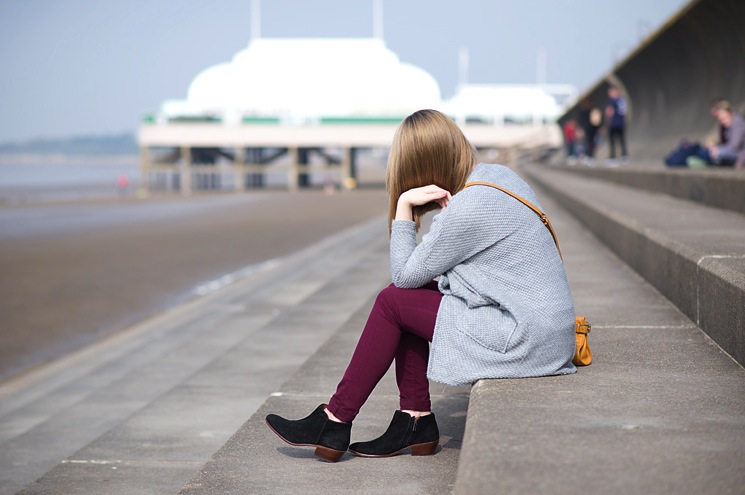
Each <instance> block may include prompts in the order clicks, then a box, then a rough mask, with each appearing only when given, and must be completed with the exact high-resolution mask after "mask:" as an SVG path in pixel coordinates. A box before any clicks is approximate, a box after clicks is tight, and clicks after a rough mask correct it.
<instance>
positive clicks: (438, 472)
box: [179, 296, 470, 495]
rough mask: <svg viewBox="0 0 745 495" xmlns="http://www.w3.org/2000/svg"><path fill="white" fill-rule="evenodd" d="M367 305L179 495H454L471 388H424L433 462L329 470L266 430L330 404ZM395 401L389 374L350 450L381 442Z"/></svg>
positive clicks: (381, 462)
mask: <svg viewBox="0 0 745 495" xmlns="http://www.w3.org/2000/svg"><path fill="white" fill-rule="evenodd" d="M373 302H374V296H373V297H371V298H370V299H369V301H368V304H367V305H366V307H364V308H361V309H360V310H359V311H358V312H357V314H355V316H354V317H353V318H352V319H350V320H349V321H348V322H347V324H345V325H344V326H343V327H342V329H341V330H340V331H339V332H337V333H336V334H335V335H334V336H333V337H332V338H331V339H330V340H329V341H328V342H327V343H326V344H325V345H324V346H322V347H321V348H320V349H319V350H318V352H316V353H315V354H314V355H313V356H312V357H311V358H310V359H309V360H308V361H307V362H306V363H304V364H303V366H302V367H300V369H299V370H298V371H297V373H295V375H293V376H292V378H291V379H290V380H288V381H287V382H285V383H284V384H283V385H282V386H281V387H280V388H279V389H278V390H277V391H276V392H275V393H273V394H272V395H271V397H269V398H268V400H267V401H266V402H265V403H264V404H263V405H262V406H261V407H260V408H259V410H258V411H256V413H255V414H254V415H253V416H252V417H251V418H250V419H249V420H248V421H246V422H245V423H244V424H243V426H242V427H241V428H240V429H239V430H238V431H237V432H236V434H235V435H233V436H232V437H231V439H230V440H229V441H228V442H227V443H226V444H225V445H224V446H223V447H222V448H221V449H220V450H219V451H218V452H217V453H216V454H215V455H214V456H213V457H212V459H211V460H210V461H209V462H208V463H207V464H206V465H205V466H204V468H203V469H202V470H201V471H200V472H199V474H198V475H197V476H195V477H194V479H192V480H191V481H190V482H189V483H188V484H186V485H185V486H184V487H183V489H182V490H181V491H180V492H179V494H180V495H213V494H214V495H218V494H220V495H222V494H227V493H236V494H238V493H240V494H253V493H256V494H273V495H277V494H296V493H326V494H339V495H341V494H348V493H356V494H363V495H364V494H370V495H373V494H376V495H377V494H380V493H386V494H394V495H395V494H402V495H403V494H423V493H426V494H435V495H437V494H449V493H452V489H453V484H454V482H455V472H456V469H457V466H458V456H459V453H460V447H461V439H462V438H463V430H464V427H465V422H466V414H467V408H468V393H469V389H470V387H447V386H443V385H437V384H432V386H431V387H430V393H431V395H432V408H433V411H434V413H435V415H436V418H437V421H438V425H439V428H440V433H441V437H440V447H438V451H437V453H436V455H434V456H416V457H415V456H410V455H402V456H397V457H391V458H386V459H366V458H361V457H355V456H354V455H352V454H351V453H347V454H345V455H344V456H343V457H342V458H341V460H340V461H339V462H337V463H334V464H331V463H327V462H324V461H321V460H320V459H318V458H316V457H315V456H314V454H313V449H312V448H308V447H304V448H303V447H292V446H290V445H287V444H285V443H284V442H283V441H282V440H280V439H279V438H278V437H277V436H276V435H275V434H274V433H272V432H271V431H270V430H269V428H268V427H267V426H266V425H265V423H264V418H265V417H266V415H267V414H269V413H275V414H280V415H282V416H284V417H288V418H301V417H304V416H306V415H307V414H308V413H310V412H311V411H312V410H313V409H315V408H316V407H317V406H318V404H320V403H322V402H327V401H328V399H329V397H330V396H331V395H332V394H333V392H334V390H335V389H336V384H337V382H338V380H339V379H340V378H341V376H342V374H343V373H344V370H345V368H346V365H347V363H348V362H349V358H350V357H351V354H352V352H353V350H354V346H355V345H356V343H357V339H358V338H359V334H360V332H361V330H362V328H363V326H364V324H365V321H366V320H367V316H368V314H369V310H370V307H372V304H373ZM398 400H399V399H398V391H397V388H396V383H395V377H394V375H393V372H392V371H389V373H388V374H386V376H385V377H384V378H383V380H382V381H381V382H380V384H379V385H378V387H377V388H376V389H375V391H374V392H373V394H372V395H371V396H370V398H369V399H368V401H367V402H366V403H365V406H364V407H363V408H362V410H361V412H360V415H359V416H358V417H357V419H356V420H355V422H354V428H353V429H352V442H355V441H363V440H370V439H372V438H376V437H377V436H379V435H380V434H381V433H382V432H383V431H384V430H385V428H386V427H387V426H388V423H389V422H390V420H391V417H392V416H393V411H395V410H396V409H398Z"/></svg>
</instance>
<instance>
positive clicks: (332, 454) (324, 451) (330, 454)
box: [315, 445, 344, 462]
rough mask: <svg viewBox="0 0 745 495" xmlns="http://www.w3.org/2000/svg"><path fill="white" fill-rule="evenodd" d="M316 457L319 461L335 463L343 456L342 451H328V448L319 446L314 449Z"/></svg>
mask: <svg viewBox="0 0 745 495" xmlns="http://www.w3.org/2000/svg"><path fill="white" fill-rule="evenodd" d="M315 454H316V457H320V458H321V459H323V460H325V461H329V462H336V461H338V460H339V459H341V456H343V455H344V451H343V450H334V449H330V448H328V447H323V446H321V445H319V446H318V447H316V452H315Z"/></svg>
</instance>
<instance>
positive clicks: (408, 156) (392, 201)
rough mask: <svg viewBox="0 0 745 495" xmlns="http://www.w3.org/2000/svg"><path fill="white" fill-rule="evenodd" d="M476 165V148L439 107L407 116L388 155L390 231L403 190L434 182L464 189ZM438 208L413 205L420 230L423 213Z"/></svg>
mask: <svg viewBox="0 0 745 495" xmlns="http://www.w3.org/2000/svg"><path fill="white" fill-rule="evenodd" d="M475 164H476V149H475V148H474V147H473V145H472V144H471V143H470V142H469V141H468V140H467V139H466V137H465V136H464V135H463V132H461V130H460V129H459V128H458V126H457V125H455V123H454V122H453V121H452V120H451V119H450V117H448V116H447V115H445V114H443V113H441V112H438V111H437V110H419V111H418V112H415V113H413V114H411V115H409V116H408V117H406V118H405V119H404V121H403V122H401V124H400V125H399V126H398V129H397V130H396V134H395V136H394V137H393V143H392V144H391V151H390V154H389V155H388V165H387V169H386V180H385V184H386V189H387V191H388V200H389V208H388V230H389V232H390V229H391V224H392V223H393V219H394V218H395V216H396V206H397V204H398V198H399V197H400V196H401V194H402V193H404V192H406V191H408V190H409V189H413V188H415V187H422V186H427V185H430V184H435V185H437V186H439V187H441V188H443V189H446V190H447V191H450V193H451V194H455V193H457V192H458V191H460V190H461V189H463V186H465V184H466V179H467V178H468V176H469V175H470V173H471V170H472V169H473V166H474V165H475ZM437 208H438V205H437V203H434V202H433V203H427V204H425V205H421V206H415V207H414V208H413V211H412V213H413V217H414V221H415V222H416V228H417V230H418V229H419V225H420V222H421V219H422V217H423V216H424V214H425V213H427V212H428V211H432V210H435V209H437Z"/></svg>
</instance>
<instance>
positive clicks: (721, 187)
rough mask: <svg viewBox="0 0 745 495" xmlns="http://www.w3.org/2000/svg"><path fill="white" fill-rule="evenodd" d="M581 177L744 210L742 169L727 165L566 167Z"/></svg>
mask: <svg viewBox="0 0 745 495" xmlns="http://www.w3.org/2000/svg"><path fill="white" fill-rule="evenodd" d="M566 170H567V171H570V172H574V173H576V174H578V175H581V176H583V177H592V178H596V179H603V180H607V181H610V182H614V183H617V184H621V185H624V186H630V187H634V188H637V189H642V190H645V191H652V192H659V193H664V194H669V195H670V196H674V197H676V198H682V199H688V200H690V201H695V202H697V203H702V204H705V205H708V206H716V207H717V208H723V209H725V210H732V211H736V212H739V213H744V214H745V172H743V171H740V170H734V169H731V168H711V169H689V168H662V167H660V166H657V167H653V168H652V167H620V168H587V167H584V166H577V167H567V168H566Z"/></svg>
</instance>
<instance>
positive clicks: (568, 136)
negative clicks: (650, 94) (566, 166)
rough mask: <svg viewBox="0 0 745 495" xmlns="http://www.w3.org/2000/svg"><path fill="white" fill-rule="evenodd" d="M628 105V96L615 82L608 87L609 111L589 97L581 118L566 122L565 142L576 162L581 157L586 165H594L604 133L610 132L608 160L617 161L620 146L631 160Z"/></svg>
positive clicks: (626, 157)
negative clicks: (627, 124)
mask: <svg viewBox="0 0 745 495" xmlns="http://www.w3.org/2000/svg"><path fill="white" fill-rule="evenodd" d="M627 111H628V108H627V104H626V99H625V98H623V97H622V96H621V94H620V92H619V91H618V88H616V87H615V86H610V87H609V88H608V101H607V102H606V105H605V111H603V110H601V109H600V108H598V107H597V106H596V105H595V103H594V102H593V101H592V100H591V99H590V98H587V99H585V100H584V101H583V102H582V104H581V107H580V111H579V115H578V119H577V120H574V119H569V120H567V121H566V122H565V123H564V126H563V133H564V142H565V144H566V148H567V156H568V157H569V159H570V160H571V161H570V163H574V161H575V160H580V161H582V163H585V164H586V165H594V161H595V152H596V150H597V147H598V143H599V140H600V136H601V134H602V133H603V131H604V127H605V131H606V132H607V135H608V140H609V144H610V154H609V156H608V162H607V163H608V164H609V165H615V164H616V159H617V155H616V147H617V146H618V150H619V151H620V159H621V160H622V161H626V160H628V150H627V148H626V114H627Z"/></svg>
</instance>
